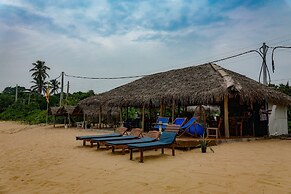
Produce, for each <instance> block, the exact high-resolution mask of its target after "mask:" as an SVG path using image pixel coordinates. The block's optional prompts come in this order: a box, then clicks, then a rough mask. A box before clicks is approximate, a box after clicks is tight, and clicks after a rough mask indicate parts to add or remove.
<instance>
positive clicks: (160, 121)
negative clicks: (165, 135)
mask: <svg viewBox="0 0 291 194" xmlns="http://www.w3.org/2000/svg"><path fill="white" fill-rule="evenodd" d="M169 119H170V118H169V117H158V118H157V122H156V123H155V125H154V127H153V130H160V128H161V129H162V131H163V130H164V129H165V128H166V126H167V125H168V123H169Z"/></svg>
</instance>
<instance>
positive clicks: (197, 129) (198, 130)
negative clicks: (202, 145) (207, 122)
mask: <svg viewBox="0 0 291 194" xmlns="http://www.w3.org/2000/svg"><path fill="white" fill-rule="evenodd" d="M188 132H189V133H191V134H193V135H197V136H203V134H204V127H203V126H202V125H201V124H200V123H194V124H193V125H191V127H190V128H189V131H188Z"/></svg>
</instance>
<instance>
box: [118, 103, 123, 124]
mask: <svg viewBox="0 0 291 194" xmlns="http://www.w3.org/2000/svg"><path fill="white" fill-rule="evenodd" d="M119 121H120V126H121V127H123V120H122V107H120V114H119Z"/></svg>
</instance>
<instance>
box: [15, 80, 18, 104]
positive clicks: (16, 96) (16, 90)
mask: <svg viewBox="0 0 291 194" xmlns="http://www.w3.org/2000/svg"><path fill="white" fill-rule="evenodd" d="M17 98H18V84H16V88H15V102H17Z"/></svg>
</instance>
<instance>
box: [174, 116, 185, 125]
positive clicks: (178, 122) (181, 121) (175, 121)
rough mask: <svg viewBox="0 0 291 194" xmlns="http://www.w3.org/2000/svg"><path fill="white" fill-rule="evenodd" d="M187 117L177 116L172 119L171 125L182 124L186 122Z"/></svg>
mask: <svg viewBox="0 0 291 194" xmlns="http://www.w3.org/2000/svg"><path fill="white" fill-rule="evenodd" d="M186 120H187V118H186V117H177V118H175V120H174V121H173V125H180V126H182V125H184V123H185V122H186Z"/></svg>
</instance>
